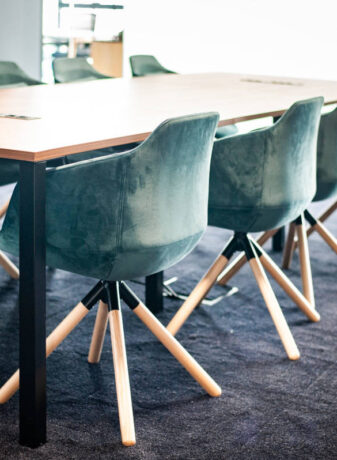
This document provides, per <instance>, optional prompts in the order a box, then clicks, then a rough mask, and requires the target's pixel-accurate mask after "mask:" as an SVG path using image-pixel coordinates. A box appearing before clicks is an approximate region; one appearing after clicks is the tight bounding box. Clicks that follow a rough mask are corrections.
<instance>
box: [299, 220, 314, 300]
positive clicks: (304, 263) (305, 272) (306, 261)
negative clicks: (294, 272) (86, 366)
mask: <svg viewBox="0 0 337 460" xmlns="http://www.w3.org/2000/svg"><path fill="white" fill-rule="evenodd" d="M296 231H297V238H298V249H299V254H300V266H301V277H302V286H303V295H304V297H305V298H306V299H307V300H308V302H309V303H310V304H311V305H312V307H313V308H315V296H314V288H313V283H312V275H311V266H310V257H309V248H308V239H307V233H306V229H305V226H304V219H303V216H301V224H297V225H296Z"/></svg>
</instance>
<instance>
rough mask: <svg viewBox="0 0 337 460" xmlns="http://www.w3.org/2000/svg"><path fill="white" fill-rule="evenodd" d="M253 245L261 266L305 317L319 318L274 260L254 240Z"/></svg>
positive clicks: (313, 319) (312, 319) (317, 319)
mask: <svg viewBox="0 0 337 460" xmlns="http://www.w3.org/2000/svg"><path fill="white" fill-rule="evenodd" d="M253 244H254V246H255V245H256V246H257V249H258V250H259V251H260V253H261V254H262V255H261V256H260V261H261V263H262V265H263V267H264V268H265V269H266V270H267V271H268V272H269V273H270V274H271V276H272V277H273V278H274V279H275V281H276V282H277V283H278V284H279V285H280V286H281V287H282V288H283V289H284V291H285V292H286V294H288V296H289V297H290V298H291V299H292V300H293V301H294V302H295V303H296V304H297V305H298V307H299V308H300V309H301V310H302V311H303V313H304V314H305V315H307V317H308V318H309V319H310V320H311V321H314V322H317V321H319V320H320V315H319V313H318V312H317V310H315V309H314V308H313V307H312V306H311V305H310V303H309V302H308V300H307V299H306V298H305V297H304V296H303V295H302V293H301V292H300V291H299V290H298V289H297V288H296V286H294V284H293V283H292V282H291V281H290V279H289V278H288V277H287V276H286V275H285V274H284V273H283V272H282V270H280V269H279V267H278V266H277V265H276V264H275V262H274V261H273V260H272V259H271V258H270V257H269V255H268V254H267V253H266V252H265V251H264V250H263V249H262V247H261V246H259V245H258V244H257V243H256V242H253Z"/></svg>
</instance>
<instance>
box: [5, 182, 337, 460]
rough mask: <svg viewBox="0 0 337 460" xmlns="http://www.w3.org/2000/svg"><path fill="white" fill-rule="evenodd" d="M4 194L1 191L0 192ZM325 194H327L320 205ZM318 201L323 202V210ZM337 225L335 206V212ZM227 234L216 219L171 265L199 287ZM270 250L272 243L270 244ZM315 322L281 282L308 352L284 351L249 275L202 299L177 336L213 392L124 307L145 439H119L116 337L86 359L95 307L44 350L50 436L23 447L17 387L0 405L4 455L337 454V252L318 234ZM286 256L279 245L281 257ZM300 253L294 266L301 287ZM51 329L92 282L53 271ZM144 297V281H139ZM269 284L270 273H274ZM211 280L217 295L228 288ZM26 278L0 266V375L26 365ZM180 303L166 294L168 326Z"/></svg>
mask: <svg viewBox="0 0 337 460" xmlns="http://www.w3.org/2000/svg"><path fill="white" fill-rule="evenodd" d="M1 193H2V196H0V202H2V200H3V198H4V193H8V189H5V192H1ZM325 206H326V203H325V204H324V207H325ZM320 208H322V205H319V206H317V205H316V206H315V208H314V209H315V210H316V214H317V212H319V209H320ZM328 226H329V228H330V229H331V230H332V231H333V232H334V233H335V234H337V214H336V215H335V216H332V217H331V218H330V220H329V221H328ZM228 236H229V233H228V232H225V231H223V230H219V229H215V228H209V229H208V231H207V233H206V235H205V237H204V238H203V240H202V241H201V243H200V244H199V246H198V247H197V248H196V249H195V250H194V251H193V253H192V254H190V255H189V256H188V258H186V259H185V260H184V261H183V262H181V263H180V264H179V265H177V266H176V267H173V268H172V269H171V270H169V271H168V272H167V273H166V274H165V275H166V278H169V277H171V276H173V275H178V276H179V282H178V283H176V285H175V287H177V288H179V289H180V290H184V291H186V292H188V291H189V290H191V289H192V287H193V286H194V285H195V283H196V282H197V281H198V279H199V278H200V277H201V275H202V274H203V272H204V271H205V269H206V268H207V267H208V265H209V264H210V263H211V261H212V260H213V258H214V257H215V255H216V254H217V253H218V252H219V251H220V249H221V248H222V247H223V245H224V242H225V241H226V240H227V239H228ZM267 247H268V248H269V245H268V246H267ZM310 250H311V260H312V269H313V275H314V283H315V291H316V299H317V308H318V309H319V311H320V313H321V321H320V322H319V323H316V324H313V323H310V322H309V321H308V320H307V319H306V318H305V317H304V316H303V314H302V313H301V312H300V311H299V310H298V308H296V306H295V305H294V304H293V303H292V302H291V301H290V300H289V299H288V298H287V297H286V296H285V294H284V293H283V292H282V291H280V289H278V288H277V287H275V291H276V294H277V296H278V299H279V301H280V304H281V306H282V308H283V310H284V312H285V315H286V318H287V320H288V322H289V325H290V327H291V330H292V332H293V334H294V337H295V340H296V342H297V344H298V346H299V348H300V351H301V353H302V356H301V359H300V361H298V362H290V361H289V360H288V359H287V358H286V355H285V352H284V350H283V348H282V346H281V343H280V340H279V338H278V336H277V334H276V331H275V329H274V326H273V324H272V321H271V319H270V317H269V315H268V312H267V310H266V307H265V305H264V303H263V300H262V297H261V295H260V292H259V291H258V289H257V287H256V285H255V282H254V279H253V276H252V274H251V273H250V271H249V268H248V267H245V268H244V269H243V270H241V272H240V273H239V274H238V275H237V276H236V277H235V278H234V279H233V280H232V284H233V285H235V286H237V287H239V293H237V294H236V295H234V296H232V297H229V298H226V299H223V300H222V301H221V302H220V303H218V304H217V305H215V306H213V307H201V308H199V309H198V310H197V311H195V313H194V314H193V315H192V317H191V318H190V320H189V321H188V322H187V323H186V324H185V326H184V327H183V328H182V329H181V331H180V332H179V334H178V336H177V338H178V339H179V340H181V342H182V344H183V345H184V346H185V347H186V348H187V349H188V350H189V351H190V352H191V354H192V355H193V356H194V357H195V358H196V359H197V360H198V361H199V362H200V363H201V364H202V365H203V366H204V367H205V369H206V370H207V371H208V372H209V373H210V374H211V375H212V377H213V378H214V379H215V380H216V381H217V382H218V383H219V384H220V385H221V387H222V390H223V394H222V396H221V397H220V398H210V397H208V396H207V395H206V394H205V392H204V391H203V390H202V389H201V388H200V387H199V386H198V384H197V383H195V382H194V380H193V379H192V378H191V377H190V376H189V375H188V374H187V373H186V372H185V370H184V369H183V368H182V367H181V366H180V365H179V364H178V363H177V362H176V361H175V360H174V359H173V358H172V357H171V356H170V355H169V353H168V352H167V351H166V350H165V349H164V348H163V347H162V346H161V345H160V344H159V343H158V342H157V341H156V339H155V338H154V337H153V336H152V335H151V334H150V333H149V332H148V331H147V329H145V327H144V326H143V324H142V323H141V322H140V321H139V319H138V318H137V317H136V316H135V315H134V314H133V313H132V312H131V311H129V310H128V309H127V308H126V307H125V308H124V307H123V317H124V325H125V332H126V344H127V353H128V362H129V371H130V380H131V387H132V398H133V407H134V416H135V425H136V435H137V444H136V446H134V447H131V448H126V447H123V446H122V445H121V442H120V433H119V423H118V414H117V404H116V396H115V387H114V376H113V365H112V357H111V345H110V342H109V336H107V337H106V342H105V346H104V350H103V354H102V360H101V363H100V364H99V365H89V364H88V363H87V360H86V358H87V352H88V346H89V343H90V337H91V332H92V328H93V323H94V319H95V313H96V309H95V310H94V311H92V312H91V313H90V314H89V315H88V317H87V318H86V319H85V320H84V321H83V322H82V323H81V324H80V326H79V327H78V328H77V329H76V330H75V331H74V332H73V333H72V334H71V335H70V336H69V337H68V339H67V340H66V341H65V342H64V343H63V344H62V345H61V346H60V347H59V348H58V349H57V351H56V352H54V353H53V355H52V356H51V357H50V358H49V359H48V369H47V370H48V443H47V444H46V445H44V446H42V447H40V448H39V449H36V450H31V449H29V448H24V447H21V446H19V445H18V442H17V439H18V396H17V395H16V396H15V397H14V398H12V400H11V401H10V402H9V403H8V404H6V405H4V406H2V407H0V458H1V459H7V458H13V459H61V458H62V459H91V458H95V459H96V458H99V459H146V460H151V459H184V460H187V459H259V460H262V459H268V460H269V459H294V458H299V459H333V458H337V364H336V358H337V340H336V337H337V283H336V275H337V256H336V255H335V254H333V253H332V251H331V250H330V249H329V248H328V247H327V246H326V245H325V243H323V242H322V241H321V240H320V239H319V238H318V237H317V236H313V237H312V238H310ZM273 256H275V257H274V259H275V260H276V261H277V262H280V257H281V256H280V255H279V254H277V255H275V254H274V255H273ZM298 267H299V264H298V256H297V255H296V256H295V259H294V263H293V266H292V269H291V270H290V271H289V274H290V276H291V278H292V280H293V281H294V282H295V284H297V285H300V277H299V271H298ZM47 279H48V291H47V317H48V321H47V332H49V331H51V330H52V329H53V328H54V327H55V326H56V324H57V323H58V322H59V321H60V320H61V319H62V318H63V317H64V316H65V315H66V314H67V312H69V310H70V309H71V308H72V307H73V306H74V305H75V304H76V303H77V302H78V300H79V299H81V297H82V296H83V295H84V294H85V293H86V292H87V291H88V290H89V289H90V288H91V287H92V285H93V283H94V281H93V280H91V279H87V278H83V277H80V276H76V275H72V274H69V273H66V272H61V271H51V270H48V274H47ZM132 286H133V287H134V288H135V290H136V292H137V293H138V294H139V295H140V296H141V297H143V288H142V286H140V285H136V284H133V285H132ZM273 286H275V285H274V283H273ZM222 292H223V289H222V288H220V287H217V288H215V289H214V290H213V291H212V293H211V296H215V295H217V294H219V293H222ZM17 293H18V284H17V282H16V281H13V280H10V279H9V277H8V276H7V275H6V274H5V273H4V271H3V270H0V303H1V315H0V337H1V338H0V382H4V381H5V380H6V379H7V378H8V377H9V376H10V375H11V373H12V372H13V371H14V370H15V369H16V366H17V363H18V343H17V342H18V340H17V339H18V337H17V336H18V303H17ZM179 304H180V303H179V302H177V301H173V300H167V299H166V300H165V311H164V312H163V313H161V314H160V315H159V319H160V320H161V321H162V322H163V323H164V324H167V323H168V321H169V319H170V318H171V317H172V315H173V313H174V312H175V311H176V310H177V308H178V306H179Z"/></svg>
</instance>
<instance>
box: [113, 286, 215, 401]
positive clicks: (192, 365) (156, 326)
mask: <svg viewBox="0 0 337 460" xmlns="http://www.w3.org/2000/svg"><path fill="white" fill-rule="evenodd" d="M120 295H121V298H122V299H123V300H124V302H125V303H126V304H127V305H128V306H129V307H130V308H131V310H132V311H133V312H134V313H135V314H136V315H137V316H138V318H139V319H140V320H141V321H142V322H143V323H144V324H145V325H146V326H147V327H148V328H149V329H150V331H151V332H152V334H154V335H155V336H156V337H157V339H158V340H159V341H160V342H161V343H162V344H163V345H164V347H166V348H167V349H168V351H169V352H170V353H171V354H172V355H173V356H174V357H175V358H176V359H177V361H179V362H180V364H181V365H182V366H183V367H184V368H185V369H186V370H187V372H189V373H190V374H191V376H192V377H193V378H194V379H195V380H196V381H197V382H198V383H199V384H200V385H201V386H202V387H203V388H204V389H205V390H206V391H207V393H208V394H209V395H210V396H220V395H221V388H220V387H219V385H217V384H216V383H215V382H214V380H213V379H212V378H211V377H210V376H209V375H208V374H207V372H206V371H205V370H204V369H203V368H202V367H201V366H200V365H199V364H198V363H197V362H196V360H195V359H194V358H192V356H191V355H190V354H189V353H188V352H187V351H186V350H185V348H184V347H183V346H182V345H181V344H180V343H179V342H178V341H177V339H176V338H175V337H173V335H172V334H171V333H170V332H169V331H168V330H167V329H166V328H165V327H164V326H163V325H162V324H161V322H160V321H158V319H157V318H156V317H155V316H154V315H153V314H152V313H151V312H150V310H149V309H148V308H146V306H145V305H144V304H143V302H141V301H140V300H139V299H138V297H137V296H136V295H135V294H134V293H133V292H132V291H131V289H130V288H129V287H128V286H127V285H126V284H125V283H124V282H121V283H120Z"/></svg>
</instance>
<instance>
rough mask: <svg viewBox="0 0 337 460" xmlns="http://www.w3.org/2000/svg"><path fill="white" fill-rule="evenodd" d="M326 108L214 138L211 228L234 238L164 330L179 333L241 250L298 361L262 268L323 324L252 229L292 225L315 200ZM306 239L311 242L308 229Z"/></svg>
mask: <svg viewBox="0 0 337 460" xmlns="http://www.w3.org/2000/svg"><path fill="white" fill-rule="evenodd" d="M322 103H323V99H322V98H315V99H309V100H307V101H301V102H297V103H296V104H294V105H293V106H292V107H291V108H290V109H289V110H288V111H287V112H286V113H285V114H284V115H283V116H282V117H281V118H280V120H279V121H278V122H276V123H275V124H274V125H273V126H271V127H268V128H264V129H260V130H257V131H252V132H250V133H247V134H242V135H236V136H231V137H228V138H224V139H220V140H218V141H215V143H214V148H213V155H212V163H211V172H210V196H209V208H208V209H209V210H208V217H209V225H213V226H216V227H220V228H226V229H230V230H233V232H234V236H233V237H232V239H231V240H230V241H229V243H228V244H227V245H226V246H225V249H224V250H223V252H222V253H221V254H220V255H219V256H218V258H217V259H216V261H215V262H214V264H213V265H212V266H211V268H210V269H209V270H208V272H207V273H206V275H205V276H204V277H203V278H202V280H201V281H200V282H199V284H198V285H197V286H196V287H195V289H194V290H193V291H192V293H191V294H190V296H189V297H188V299H187V300H186V301H185V302H184V304H183V305H182V307H181V308H180V309H179V310H178V312H177V313H176V315H175V316H174V317H173V318H172V320H171V321H170V323H169V325H168V326H167V329H168V330H169V331H170V332H171V333H172V334H176V332H177V331H178V330H179V328H180V327H181V326H182V324H183V323H184V322H185V320H186V319H187V318H188V316H189V315H190V314H191V313H192V311H193V310H194V308H195V307H196V306H197V305H198V304H199V303H200V302H201V301H202V299H203V298H204V297H205V295H206V294H207V292H208V291H209V290H210V289H211V287H212V286H213V285H214V284H215V283H216V281H217V279H218V277H219V275H220V274H221V272H222V271H223V269H224V268H225V266H226V265H227V263H228V261H229V259H230V258H231V256H232V255H233V254H234V253H235V252H236V251H244V253H245V256H246V258H247V259H248V261H249V265H250V267H251V269H252V271H253V274H254V276H255V278H256V281H257V284H258V286H259V288H260V290H261V293H262V295H263V297H264V300H265V302H266V306H267V308H268V310H269V312H270V314H271V316H272V319H273V321H274V324H275V326H276V329H277V331H278V333H279V335H280V338H281V340H282V343H283V345H284V347H285V350H286V353H287V355H288V357H289V358H290V359H298V358H299V356H300V355H299V351H298V349H297V346H296V343H295V341H294V339H293V337H292V334H291V332H290V330H289V327H288V325H287V322H286V320H285V318H284V316H283V314H282V311H281V309H280V306H279V304H278V301H277V299H276V297H275V294H274V292H273V290H272V288H271V286H270V284H269V281H268V278H267V277H266V274H265V272H264V270H263V267H262V266H264V267H265V268H266V269H267V270H268V271H269V272H270V274H271V275H272V276H273V277H274V278H275V280H276V281H277V282H278V283H279V284H280V285H281V286H282V287H283V288H284V290H285V291H286V292H287V294H288V295H289V296H290V297H291V298H292V299H293V300H294V301H295V302H296V303H297V305H298V306H299V307H300V308H301V309H302V310H303V312H304V313H305V314H306V315H307V316H308V317H309V319H311V320H312V321H318V320H319V314H318V313H317V311H316V310H315V309H314V306H313V305H312V304H311V303H310V302H309V301H308V300H307V299H306V298H305V297H304V296H303V295H302V294H301V293H300V291H299V290H298V289H297V288H295V286H294V285H293V284H292V283H291V282H290V280H289V279H288V278H287V277H286V276H285V275H284V274H283V273H282V271H281V270H280V269H279V268H278V267H277V265H276V264H275V263H274V262H273V261H272V259H271V258H270V257H269V256H268V255H267V254H266V252H265V251H264V250H263V249H262V248H261V246H260V245H259V244H257V243H256V241H255V240H253V239H252V237H251V236H250V235H249V233H248V232H261V231H266V230H271V229H275V228H278V227H280V226H282V225H285V224H287V223H289V222H292V221H293V220H294V219H297V218H298V216H300V215H301V214H302V213H303V211H304V210H305V209H306V207H307V206H308V204H309V203H310V202H311V200H312V198H313V197H314V195H315V191H316V143H317V132H318V124H319V118H320V110H321V106H322ZM303 239H304V240H305V241H306V235H305V232H304V233H303ZM306 263H308V261H307V260H306ZM307 268H308V267H307Z"/></svg>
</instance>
